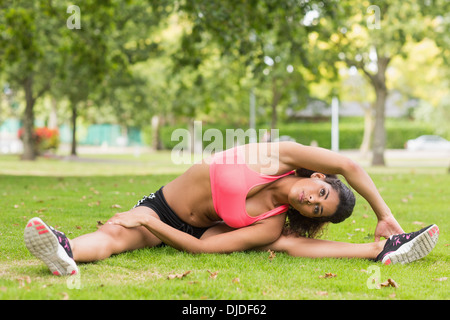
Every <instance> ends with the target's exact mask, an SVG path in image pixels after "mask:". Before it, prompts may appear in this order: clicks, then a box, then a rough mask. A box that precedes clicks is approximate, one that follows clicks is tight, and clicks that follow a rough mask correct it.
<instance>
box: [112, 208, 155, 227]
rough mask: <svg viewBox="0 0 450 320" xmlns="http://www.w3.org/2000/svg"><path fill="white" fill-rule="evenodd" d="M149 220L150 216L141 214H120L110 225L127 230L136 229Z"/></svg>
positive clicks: (128, 212)
mask: <svg viewBox="0 0 450 320" xmlns="http://www.w3.org/2000/svg"><path fill="white" fill-rule="evenodd" d="M147 218H148V214H144V213H139V212H136V211H134V212H130V211H126V212H120V213H117V214H115V215H114V217H112V218H111V219H110V220H109V221H108V223H109V224H116V225H120V226H123V227H125V228H135V227H140V226H142V225H144V222H145V221H146V219H147Z"/></svg>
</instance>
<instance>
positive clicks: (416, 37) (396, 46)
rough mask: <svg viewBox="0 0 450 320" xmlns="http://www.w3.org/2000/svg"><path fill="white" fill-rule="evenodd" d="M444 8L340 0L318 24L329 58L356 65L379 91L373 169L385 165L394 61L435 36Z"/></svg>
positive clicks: (440, 5) (427, 4)
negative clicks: (409, 46) (389, 74)
mask: <svg viewBox="0 0 450 320" xmlns="http://www.w3.org/2000/svg"><path fill="white" fill-rule="evenodd" d="M436 6H437V7H438V8H436ZM445 6H446V5H445V2H444V1H429V2H424V1H420V0H417V1H408V2H404V1H403V2H402V1H400V2H399V1H391V0H385V1H379V2H377V3H376V4H375V5H371V3H369V2H368V1H363V2H359V1H341V2H339V3H336V4H335V6H334V7H333V8H332V11H331V14H330V16H332V17H333V18H332V19H328V20H325V19H323V20H321V22H320V23H321V24H322V25H323V28H322V31H323V32H322V33H321V34H320V37H319V38H320V39H321V41H323V42H325V43H327V50H328V52H329V53H330V55H331V56H330V58H331V59H335V61H339V60H340V61H343V62H345V63H346V64H347V66H348V67H351V66H355V67H357V68H358V69H359V70H360V71H361V72H362V73H363V74H364V75H365V76H366V77H367V79H368V80H369V83H370V84H371V85H372V87H373V90H374V92H375V102H374V104H373V106H374V111H375V124H374V133H373V158H372V164H373V165H385V160H384V150H385V145H386V132H385V126H384V120H385V108H386V107H385V105H386V98H387V95H388V87H387V73H386V71H387V69H388V66H389V64H390V62H391V61H392V59H393V58H395V57H397V56H401V57H406V56H408V50H407V48H406V47H405V44H406V43H410V42H418V41H421V40H422V39H424V38H425V37H430V36H431V37H432V34H433V33H434V28H433V25H432V22H433V19H434V18H435V17H436V16H437V15H438V14H437V12H439V11H440V12H446V11H445ZM431 7H433V8H434V11H431V10H430V8H431ZM436 10H437V11H436ZM447 12H448V11H447Z"/></svg>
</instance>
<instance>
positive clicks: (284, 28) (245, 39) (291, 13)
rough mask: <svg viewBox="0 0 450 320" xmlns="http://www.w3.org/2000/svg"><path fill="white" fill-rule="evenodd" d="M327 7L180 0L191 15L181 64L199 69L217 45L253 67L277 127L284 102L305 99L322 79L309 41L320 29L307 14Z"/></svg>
mask: <svg viewBox="0 0 450 320" xmlns="http://www.w3.org/2000/svg"><path fill="white" fill-rule="evenodd" d="M327 5H328V3H327V2H326V1H311V2H309V1H308V2H307V1H304V2H303V1H302V2H299V1H293V0H289V1H273V0H266V1H237V0H234V1H226V2H223V1H220V2H219V1H210V0H208V1H207V0H200V1H185V2H182V4H181V5H180V12H181V13H182V14H185V15H187V17H188V19H189V20H190V21H191V23H192V28H191V30H190V32H189V33H186V34H185V36H184V37H183V39H182V49H183V50H182V52H181V53H180V55H181V58H180V61H181V62H182V63H183V64H185V65H188V64H189V65H192V66H194V67H198V66H199V65H200V64H201V63H202V61H203V56H202V54H203V53H204V48H205V47H208V46H210V45H211V43H215V44H217V46H218V48H219V50H220V53H221V55H222V56H227V57H230V58H232V59H236V60H238V61H239V62H241V63H242V65H243V66H244V67H246V68H247V67H248V68H249V69H250V72H251V77H252V78H253V79H254V85H255V86H257V87H258V88H262V90H261V91H264V92H270V97H269V98H268V100H267V102H266V103H267V104H268V105H270V107H271V114H272V121H271V122H272V124H271V126H272V128H274V127H276V125H277V119H278V106H279V105H280V103H281V102H283V101H284V103H285V104H288V103H289V102H290V101H291V98H292V94H294V95H295V96H296V97H297V100H302V99H298V98H299V97H302V98H303V97H304V96H306V94H307V92H308V87H309V84H310V83H311V82H312V81H316V80H318V79H320V77H321V76H323V75H321V74H320V71H319V69H320V68H319V65H320V60H319V59H318V56H317V55H314V54H311V51H310V48H309V47H308V41H307V36H308V34H309V33H310V32H313V31H315V30H317V29H318V28H319V26H318V25H317V24H316V23H315V22H314V21H312V20H309V19H306V15H307V14H308V13H309V12H311V11H313V10H321V9H322V7H324V6H327ZM304 72H306V73H307V74H308V76H309V78H308V79H305V77H304ZM249 91H250V90H249ZM263 97H264V96H260V99H261V100H262V102H263V103H264V102H265V101H264V100H263ZM303 100H306V99H303Z"/></svg>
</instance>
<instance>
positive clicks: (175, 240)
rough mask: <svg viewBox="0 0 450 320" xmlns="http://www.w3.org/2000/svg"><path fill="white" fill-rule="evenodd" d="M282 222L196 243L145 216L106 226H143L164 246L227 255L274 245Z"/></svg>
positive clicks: (126, 214) (132, 215)
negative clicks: (272, 243) (270, 244)
mask: <svg viewBox="0 0 450 320" xmlns="http://www.w3.org/2000/svg"><path fill="white" fill-rule="evenodd" d="M284 220H285V217H284V215H280V216H275V217H271V218H268V219H264V220H262V221H259V222H257V223H255V224H253V225H251V226H248V227H245V228H240V229H236V230H233V231H230V232H226V233H220V234H216V235H213V236H210V237H207V238H205V239H203V238H201V239H197V238H195V237H193V236H191V235H189V234H187V233H185V232H182V231H180V230H177V229H175V228H173V227H171V226H169V225H167V224H165V223H164V222H162V221H161V220H159V219H158V218H155V217H153V216H151V215H149V214H143V213H141V214H137V213H129V212H124V213H120V214H116V215H115V216H114V218H112V219H111V220H110V222H109V223H112V224H117V225H121V226H123V227H126V228H133V227H138V226H144V227H145V228H147V229H148V230H149V231H150V232H152V233H153V234H154V235H155V236H156V237H158V238H159V239H160V240H161V241H163V242H164V243H166V244H167V245H169V246H171V247H174V248H175V249H178V250H182V251H187V252H190V253H231V252H235V251H245V250H248V249H252V248H254V247H258V246H262V245H265V244H268V243H271V242H273V241H275V240H276V239H277V238H278V237H279V236H280V234H281V231H282V228H283V225H284Z"/></svg>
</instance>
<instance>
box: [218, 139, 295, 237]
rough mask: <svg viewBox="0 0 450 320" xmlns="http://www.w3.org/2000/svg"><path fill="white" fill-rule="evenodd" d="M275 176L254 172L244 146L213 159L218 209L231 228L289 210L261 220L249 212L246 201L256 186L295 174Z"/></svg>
mask: <svg viewBox="0 0 450 320" xmlns="http://www.w3.org/2000/svg"><path fill="white" fill-rule="evenodd" d="M294 172H295V171H290V172H288V173H285V174H283V175H279V176H271V175H266V174H262V173H259V172H256V171H253V170H252V169H250V168H249V167H248V166H247V164H246V163H245V157H244V153H243V149H242V147H236V148H232V149H228V150H226V151H223V152H219V153H216V154H215V155H214V156H213V157H212V162H211V164H210V168H209V173H210V181H211V192H212V199H213V203H214V209H215V210H216V213H217V215H218V216H219V217H220V218H221V219H222V220H223V221H224V222H225V223H226V224H227V225H229V226H230V227H232V228H242V227H246V226H249V225H251V224H252V223H254V222H256V221H259V220H262V219H265V218H269V217H272V216H275V215H278V214H281V213H284V212H286V211H287V210H288V207H289V205H287V204H285V205H281V206H279V207H276V208H274V209H272V210H270V211H267V212H265V213H263V214H260V215H259V216H257V217H252V216H250V215H249V214H248V213H247V210H246V208H245V202H246V199H247V194H248V192H249V191H250V190H251V189H252V188H253V187H255V186H257V185H261V184H266V183H270V182H273V181H275V180H277V179H280V178H282V177H285V176H287V175H290V174H293V173H294Z"/></svg>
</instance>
